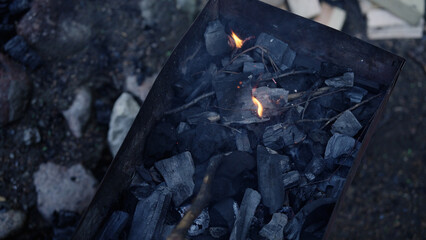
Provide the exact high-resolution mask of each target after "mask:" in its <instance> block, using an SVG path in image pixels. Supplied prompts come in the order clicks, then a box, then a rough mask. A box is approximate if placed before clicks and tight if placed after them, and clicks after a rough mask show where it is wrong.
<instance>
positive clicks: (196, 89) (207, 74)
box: [184, 64, 217, 102]
mask: <svg viewBox="0 0 426 240" xmlns="http://www.w3.org/2000/svg"><path fill="white" fill-rule="evenodd" d="M216 71H217V68H216V65H214V64H210V66H209V68H208V69H207V70H206V71H204V72H203V75H201V77H200V78H198V79H196V80H195V81H193V82H191V83H190V84H186V86H184V89H185V90H184V91H185V93H186V95H188V97H186V99H185V102H190V101H192V100H194V99H195V98H197V97H198V96H200V95H201V94H203V93H205V92H207V91H210V89H211V87H212V79H213V77H214V76H215V75H216ZM188 85H189V86H188ZM191 86H192V87H191Z"/></svg>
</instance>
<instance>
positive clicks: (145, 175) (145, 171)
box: [136, 166, 153, 183]
mask: <svg viewBox="0 0 426 240" xmlns="http://www.w3.org/2000/svg"><path fill="white" fill-rule="evenodd" d="M136 172H137V173H138V174H139V176H140V177H141V178H142V179H143V180H144V181H146V182H148V183H151V182H152V181H153V180H152V176H151V174H150V173H149V170H148V169H146V168H145V167H144V166H137V167H136Z"/></svg>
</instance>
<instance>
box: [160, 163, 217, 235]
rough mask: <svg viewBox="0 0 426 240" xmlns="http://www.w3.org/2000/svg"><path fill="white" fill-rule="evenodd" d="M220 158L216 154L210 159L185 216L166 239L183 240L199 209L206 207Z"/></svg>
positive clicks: (199, 211) (198, 213)
mask: <svg viewBox="0 0 426 240" xmlns="http://www.w3.org/2000/svg"><path fill="white" fill-rule="evenodd" d="M222 159H223V157H222V155H217V156H214V157H212V158H211V159H210V162H209V165H208V166H207V170H206V174H205V175H204V178H203V183H202V184H201V187H200V191H199V192H198V194H197V196H196V197H195V199H194V201H193V203H192V205H191V207H190V208H189V210H188V212H186V213H185V216H183V218H182V219H181V220H180V222H179V223H178V224H177V225H176V227H175V228H174V229H173V231H172V233H170V235H169V236H168V237H167V240H184V239H185V236H186V233H187V232H188V229H189V228H190V227H191V224H192V223H193V222H194V220H195V219H196V218H197V217H198V215H200V213H201V211H203V209H204V208H205V207H207V205H208V204H209V202H210V198H211V187H212V183H213V179H214V176H215V174H216V170H217V169H218V167H219V166H220V164H221V163H222V161H223V160H222Z"/></svg>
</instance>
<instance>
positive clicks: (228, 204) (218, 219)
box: [209, 198, 236, 230]
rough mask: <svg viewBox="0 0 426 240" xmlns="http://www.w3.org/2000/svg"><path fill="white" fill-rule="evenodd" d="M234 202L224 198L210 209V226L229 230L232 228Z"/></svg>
mask: <svg viewBox="0 0 426 240" xmlns="http://www.w3.org/2000/svg"><path fill="white" fill-rule="evenodd" d="M235 204H236V202H235V201H234V200H233V199H232V198H226V199H224V200H222V201H220V202H218V203H215V204H214V205H213V207H210V209H209V213H210V226H215V227H225V226H226V227H228V229H229V230H231V229H232V228H233V227H234V222H235V213H234V205H235Z"/></svg>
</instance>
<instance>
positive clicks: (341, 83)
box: [325, 72, 354, 87]
mask: <svg viewBox="0 0 426 240" xmlns="http://www.w3.org/2000/svg"><path fill="white" fill-rule="evenodd" d="M325 84H326V85H327V86H331V87H352V86H353V85H354V73H353V72H347V73H344V74H343V75H342V76H339V77H334V78H329V79H327V80H325Z"/></svg>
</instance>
